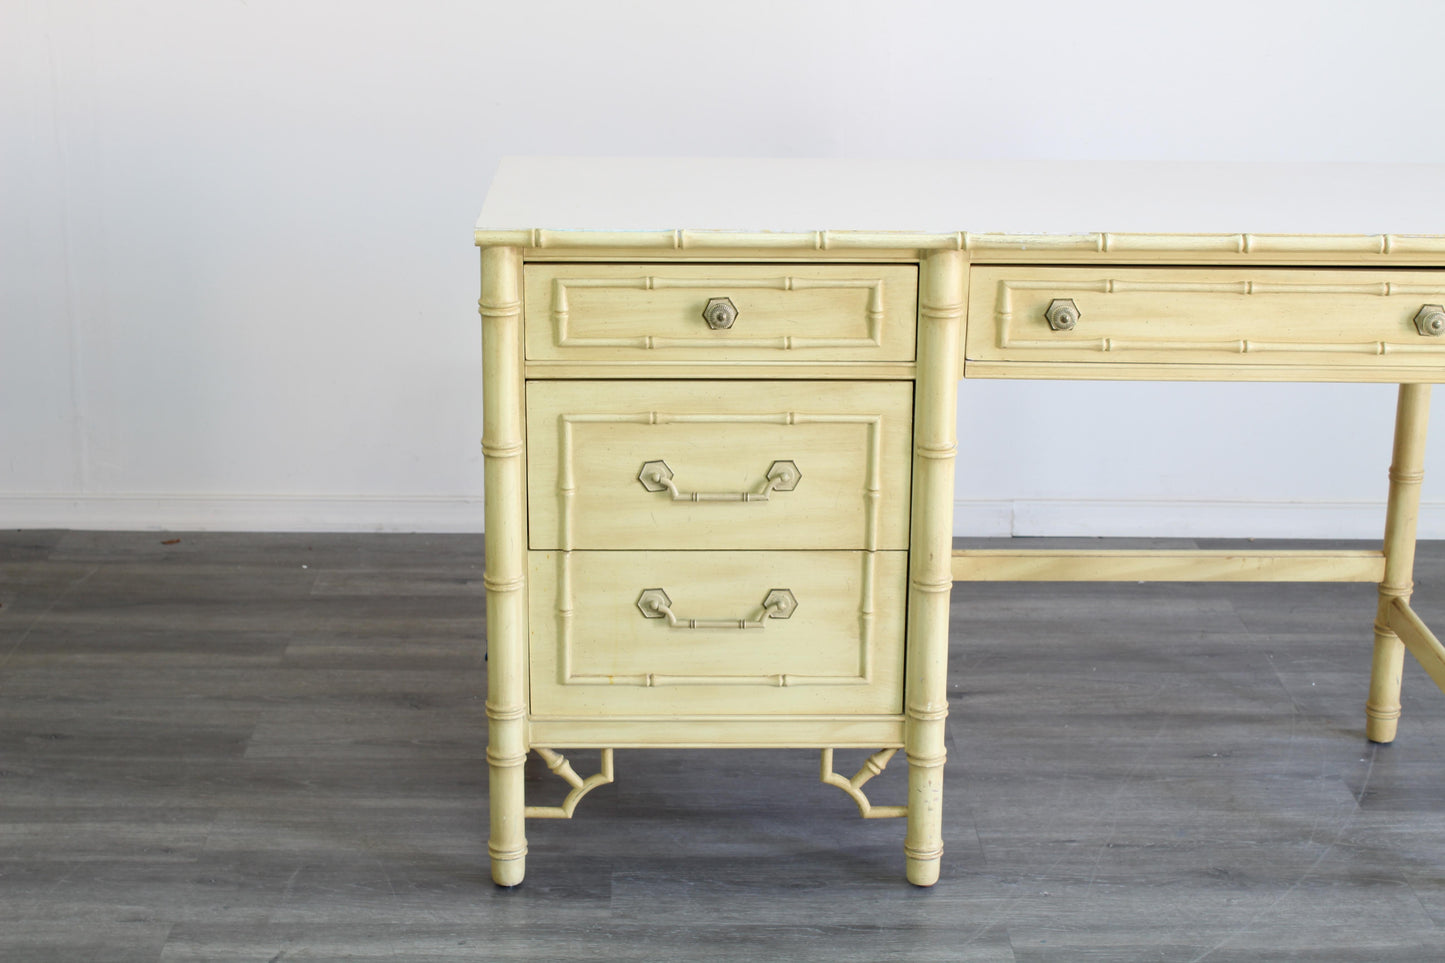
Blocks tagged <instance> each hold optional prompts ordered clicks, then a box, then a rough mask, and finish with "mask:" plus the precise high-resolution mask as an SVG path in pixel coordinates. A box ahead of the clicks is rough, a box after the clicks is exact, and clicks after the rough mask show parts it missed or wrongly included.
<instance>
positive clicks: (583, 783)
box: [526, 746, 612, 819]
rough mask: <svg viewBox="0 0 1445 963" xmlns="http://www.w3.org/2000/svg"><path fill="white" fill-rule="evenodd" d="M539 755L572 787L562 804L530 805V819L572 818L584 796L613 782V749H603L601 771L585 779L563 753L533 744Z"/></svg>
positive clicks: (527, 811)
mask: <svg viewBox="0 0 1445 963" xmlns="http://www.w3.org/2000/svg"><path fill="white" fill-rule="evenodd" d="M532 748H534V749H535V750H536V751H537V755H539V756H541V757H542V760H543V761H544V762H545V763H547V768H548V769H550V770H552V771H553V772H554V773H556V774H557V775H558V776H559V777H561V779H562V781H563V782H565V783H566V784H567V785H569V786H571V787H572V791H571V792H569V793H568V794H567V798H565V799H563V800H562V805H560V806H528V807H527V809H526V816H527V818H528V819H571V818H572V813H573V811H575V810H576V809H577V804H578V803H579V802H581V801H582V797H583V796H585V795H587V794H588V793H589V792H591V791H592V790H594V789H596V788H597V787H598V786H605V785H607V784H608V783H610V782H612V750H611V749H603V750H602V763H601V766H600V771H599V772H597V773H595V774H594V775H591V776H588V777H587V778H586V779H583V778H582V777H581V776H579V775H577V771H576V770H575V769H573V768H572V764H571V763H570V762H568V761H567V757H566V756H563V755H562V754H561V753H558V752H554V751H553V750H551V749H546V748H543V747H542V746H533V747H532Z"/></svg>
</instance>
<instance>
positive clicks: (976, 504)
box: [953, 499, 1445, 539]
mask: <svg viewBox="0 0 1445 963" xmlns="http://www.w3.org/2000/svg"><path fill="white" fill-rule="evenodd" d="M1384 529H1385V503H1384V501H1383V500H1382V501H1379V502H1264V501H1225V500H1217V501H1214V500H1202V499H1201V500H1187V499H1034V500H1029V499H1023V500H1019V501H1006V500H985V499H976V500H970V499H964V500H960V501H957V502H955V503H954V506H953V533H954V534H955V535H961V536H972V537H989V538H992V537H1004V536H1047V535H1059V536H1085V537H1090V536H1099V537H1106V536H1117V537H1145V538H1161V537H1170V536H1175V537H1179V538H1374V539H1377V538H1380V537H1381V536H1382V535H1383V533H1384ZM1419 534H1420V537H1421V538H1445V502H1427V503H1423V504H1421V506H1420V528H1419Z"/></svg>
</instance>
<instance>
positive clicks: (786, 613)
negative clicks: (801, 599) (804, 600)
mask: <svg viewBox="0 0 1445 963" xmlns="http://www.w3.org/2000/svg"><path fill="white" fill-rule="evenodd" d="M763 609H764V610H766V611H767V613H768V618H770V619H786V618H791V617H792V615H793V613H794V612H796V611H798V600H797V599H796V598H794V597H793V593H792V592H790V591H788V590H787V589H785V588H784V589H773V590H772V591H771V592H769V593H768V597H767V598H765V599H763Z"/></svg>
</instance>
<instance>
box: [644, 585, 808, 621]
mask: <svg viewBox="0 0 1445 963" xmlns="http://www.w3.org/2000/svg"><path fill="white" fill-rule="evenodd" d="M637 607H638V608H639V609H640V610H641V611H642V617H643V618H647V619H662V618H665V619H667V626H668V628H672V629H760V628H762V627H763V620H764V619H786V618H790V617H791V616H792V614H793V613H794V612H795V611H797V608H798V600H797V599H796V598H794V597H793V593H792V592H791V591H790V590H788V589H785V588H781V589H773V590H772V591H771V592H769V593H768V595H767V598H765V599H763V605H762V608H760V609H759V610H758V612H757V614H756V615H754V616H753V617H752V618H750V619H680V618H678V617H677V616H676V615H674V614H673V611H672V599H670V598H668V597H667V593H666V592H664V591H663V590H662V589H660V588H650V589H644V590H643V592H642V594H641V595H640V596H638V598H637Z"/></svg>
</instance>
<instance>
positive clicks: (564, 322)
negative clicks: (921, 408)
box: [523, 263, 918, 363]
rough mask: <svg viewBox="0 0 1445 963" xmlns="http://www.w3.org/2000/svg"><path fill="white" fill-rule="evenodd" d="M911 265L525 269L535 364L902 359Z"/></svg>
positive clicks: (909, 333)
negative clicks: (559, 361)
mask: <svg viewBox="0 0 1445 963" xmlns="http://www.w3.org/2000/svg"><path fill="white" fill-rule="evenodd" d="M917 289H918V268H917V266H915V265H912V264H698V263H689V264H528V265H527V266H526V268H525V276H524V309H523V310H524V312H525V321H526V330H527V358H528V359H529V360H533V361H555V360H573V361H583V360H588V361H684V360H685V361H784V362H794V363H796V362H806V361H912V360H913V343H914V322H915V316H916V312H917V303H918V302H917V298H918V291H917Z"/></svg>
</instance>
